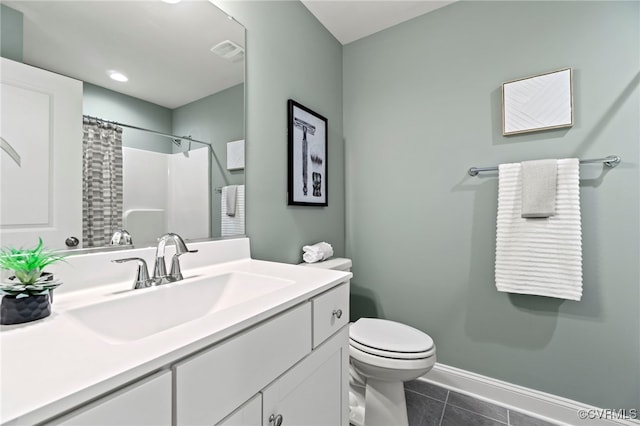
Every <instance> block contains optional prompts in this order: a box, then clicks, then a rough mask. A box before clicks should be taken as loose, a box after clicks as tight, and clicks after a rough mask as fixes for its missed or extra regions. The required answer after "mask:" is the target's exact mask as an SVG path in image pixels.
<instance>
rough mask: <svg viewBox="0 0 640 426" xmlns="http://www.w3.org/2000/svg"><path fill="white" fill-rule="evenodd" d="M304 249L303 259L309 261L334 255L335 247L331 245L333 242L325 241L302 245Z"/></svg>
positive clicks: (316, 260) (325, 258)
mask: <svg viewBox="0 0 640 426" xmlns="http://www.w3.org/2000/svg"><path fill="white" fill-rule="evenodd" d="M302 251H304V254H303V255H302V260H304V261H305V262H307V263H314V262H319V261H321V260H327V259H328V258H330V257H331V256H333V247H331V244H329V243H325V242H324V241H323V242H321V243H316V244H313V245H310V246H304V247H302Z"/></svg>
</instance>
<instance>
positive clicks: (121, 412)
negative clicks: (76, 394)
mask: <svg viewBox="0 0 640 426" xmlns="http://www.w3.org/2000/svg"><path fill="white" fill-rule="evenodd" d="M46 424H47V425H65V426H67V425H68V426H74V425H75V426H92V425H136V426H145V425H148V426H165V425H166V426H169V425H171V372H170V371H164V372H161V373H157V374H155V375H153V376H151V377H148V378H146V379H142V380H140V381H138V382H136V383H134V384H133V385H130V386H127V387H125V388H124V389H121V390H119V391H116V392H113V393H112V394H110V395H107V396H105V397H103V398H100V399H98V400H97V401H94V402H93V403H90V404H87V405H85V406H84V407H82V408H80V409H78V410H76V411H74V412H72V413H71V414H69V415H67V416H64V417H62V418H58V419H56V420H55V421H52V422H48V423H46Z"/></svg>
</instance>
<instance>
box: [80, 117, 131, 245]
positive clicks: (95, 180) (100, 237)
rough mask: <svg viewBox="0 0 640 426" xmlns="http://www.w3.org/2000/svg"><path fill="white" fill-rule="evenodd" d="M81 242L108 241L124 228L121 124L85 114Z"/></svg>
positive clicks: (100, 242)
mask: <svg viewBox="0 0 640 426" xmlns="http://www.w3.org/2000/svg"><path fill="white" fill-rule="evenodd" d="M82 148H83V150H82V152H83V155H82V173H83V180H82V182H83V183H82V199H83V201H82V244H83V247H100V246H104V245H108V244H109V243H110V241H111V235H112V234H113V232H115V231H117V230H119V229H120V228H122V128H121V127H119V126H115V125H113V124H110V123H107V122H103V121H101V120H97V119H94V118H90V117H86V116H85V117H83V137H82Z"/></svg>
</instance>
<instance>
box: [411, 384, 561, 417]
mask: <svg viewBox="0 0 640 426" xmlns="http://www.w3.org/2000/svg"><path fill="white" fill-rule="evenodd" d="M404 390H405V396H406V399H407V414H408V416H409V426H553V425H554V424H553V423H549V422H546V421H543V420H540V419H536V418H534V417H530V416H527V415H525V414H522V413H519V412H517V411H513V410H508V409H506V408H504V407H501V406H499V405H495V404H491V403H488V402H485V401H482V400H479V399H476V398H473V397H470V396H468V395H463V394H461V393H457V392H454V391H450V390H448V389H445V388H441V387H439V386H436V385H433V384H431V383H428V382H425V381H422V380H414V381H411V382H407V383H405V387H404Z"/></svg>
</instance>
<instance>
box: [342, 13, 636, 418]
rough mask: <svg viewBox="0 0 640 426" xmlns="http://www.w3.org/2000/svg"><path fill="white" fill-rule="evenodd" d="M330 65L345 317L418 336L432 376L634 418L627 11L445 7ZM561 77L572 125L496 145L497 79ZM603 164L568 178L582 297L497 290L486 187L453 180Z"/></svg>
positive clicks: (490, 179)
mask: <svg viewBox="0 0 640 426" xmlns="http://www.w3.org/2000/svg"><path fill="white" fill-rule="evenodd" d="M343 66H344V82H343V84H344V97H343V99H344V123H345V129H344V130H345V132H344V136H345V148H346V149H345V163H346V173H347V174H346V186H347V188H346V191H347V194H346V197H347V253H346V254H347V256H349V257H350V258H352V259H353V264H354V278H353V280H352V300H355V301H356V302H357V303H356V304H355V305H354V306H353V311H354V313H355V314H356V318H357V316H358V314H359V315H363V314H364V315H377V316H380V317H383V318H387V319H391V320H397V321H401V322H404V323H406V324H409V325H412V326H414V327H416V328H419V329H421V330H424V331H426V332H428V333H429V334H430V335H431V336H432V337H433V339H434V341H436V342H437V344H438V358H439V361H441V362H443V363H445V364H447V365H451V366H454V367H458V368H461V369H464V370H467V371H470V372H474V373H478V374H482V375H485V376H488V377H492V378H496V379H499V380H504V381H506V382H509V383H514V384H517V385H521V386H525V387H528V388H532V389H536V390H540V391H543V392H547V393H550V394H554V395H560V396H563V397H566V398H570V399H572V400H575V401H580V402H583V403H586V404H590V405H594V406H597V407H602V408H629V409H630V408H635V407H636V406H637V405H638V401H639V400H640V375H638V371H640V339H639V338H638V336H639V335H640V318H639V316H638V312H639V311H640V288H639V286H638V282H639V281H640V280H639V276H640V273H639V262H638V259H639V258H640V248H639V244H640V229H639V226H640V223H639V220H638V219H639V218H640V211H639V207H640V173H639V170H638V164H639V163H640V146H639V145H638V140H640V127H639V126H638V117H640V88H639V87H638V86H639V84H640V73H639V70H640V3H638V2H624V1H621V2H615V1H613V2H610V1H595V2H571V1H568V2H563V1H559V2H555V1H554V2H537V1H531V2H528V1H517V2H516V1H514V2H502V1H499V2H489V1H481V2H465V1H461V2H457V3H454V4H451V5H449V6H446V7H443V8H441V9H438V10H436V11H434V12H432V13H429V14H427V15H423V16H421V17H418V18H416V19H414V20H411V21H408V22H406V23H404V24H401V25H398V26H396V27H392V28H390V29H388V30H385V31H382V32H380V33H377V34H374V35H372V36H369V37H367V38H364V39H362V40H358V41H356V42H353V43H351V44H348V45H346V46H344V56H343ZM569 66H570V67H572V68H573V71H574V75H573V77H574V105H573V106H574V111H575V124H574V126H573V127H571V128H565V129H556V130H550V131H545V132H535V133H529V134H523V135H513V136H508V137H505V136H502V119H501V93H500V88H501V84H502V82H504V81H509V80H510V79H512V78H514V77H518V76H523V75H535V74H537V73H541V72H545V71H548V70H552V69H560V68H566V67H569ZM610 154H616V155H620V156H621V157H622V159H623V162H622V163H621V164H620V166H619V167H617V168H615V169H614V170H609V169H607V168H605V167H603V166H602V165H599V164H586V165H582V166H581V171H580V205H581V212H582V246H583V296H582V300H581V301H580V302H575V301H560V300H557V299H553V298H546V297H540V296H529V295H516V294H506V293H500V292H497V291H496V289H495V281H494V262H495V256H494V253H495V230H496V228H495V226H496V211H497V193H498V192H497V190H498V182H497V174H496V173H490V172H487V173H482V174H480V175H479V176H477V177H473V178H472V177H470V176H468V175H467V174H466V171H467V170H468V168H469V167H470V166H475V165H495V164H500V163H509V162H519V161H526V160H535V159H544V158H567V157H577V158H600V157H604V156H606V155H610ZM390 196H393V197H394V198H395V199H399V200H403V207H404V208H403V209H402V211H400V212H398V211H397V208H396V205H395V204H393V203H384V202H381V199H384V197H390ZM605 363H606V365H607V367H606V368H603V366H604V364H605Z"/></svg>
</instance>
